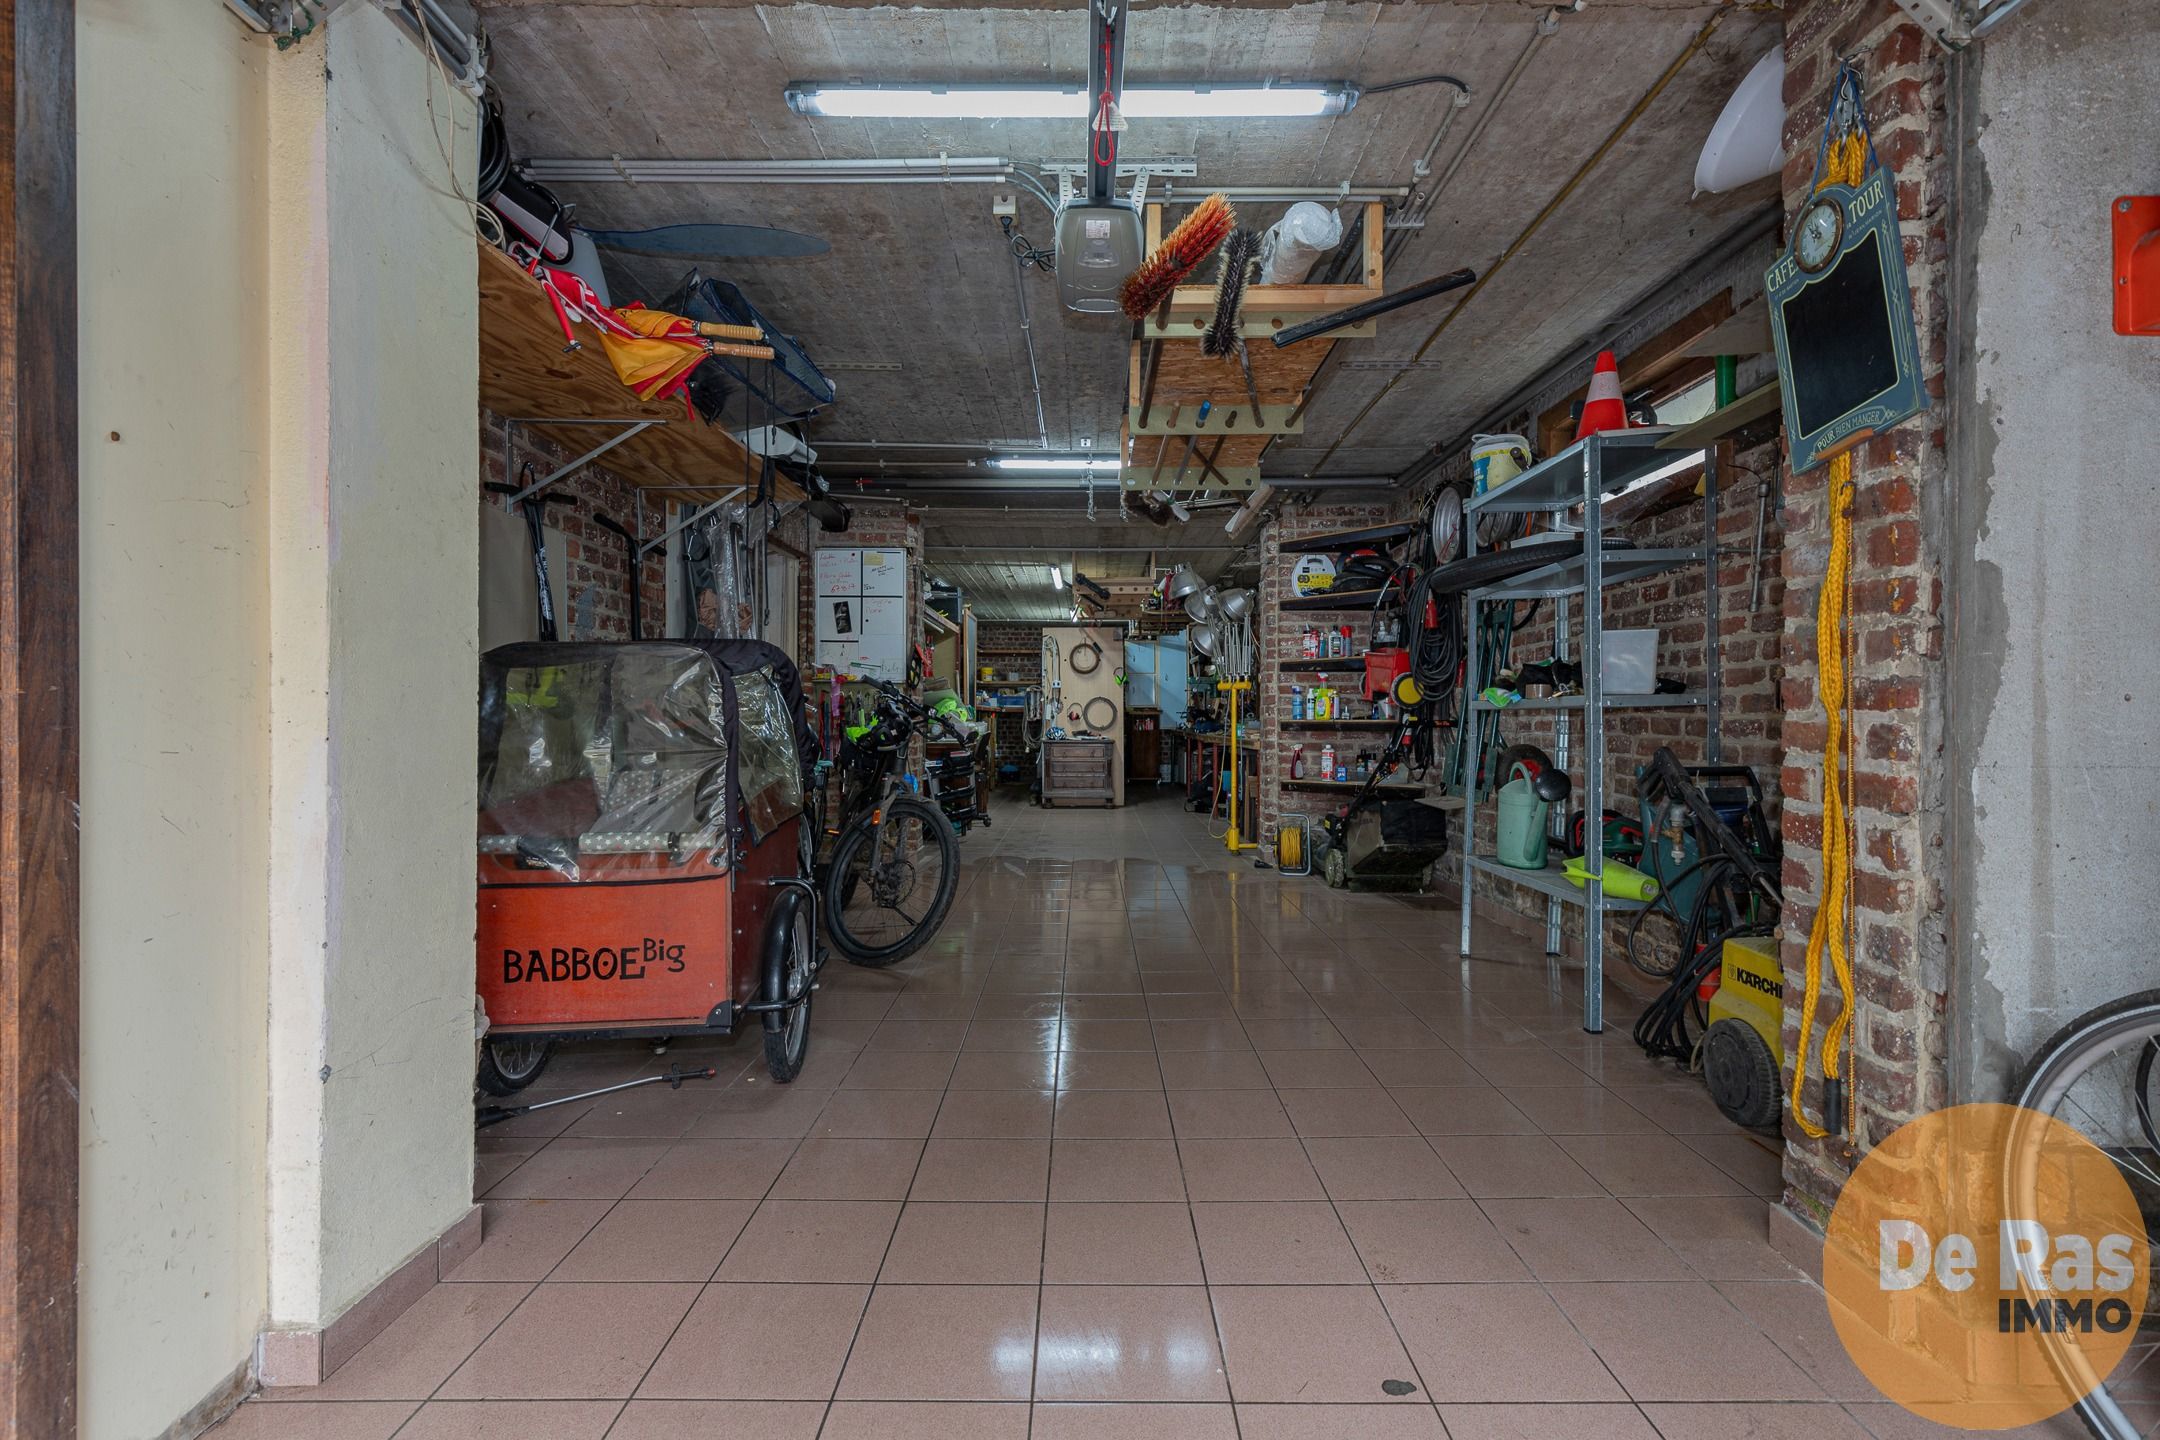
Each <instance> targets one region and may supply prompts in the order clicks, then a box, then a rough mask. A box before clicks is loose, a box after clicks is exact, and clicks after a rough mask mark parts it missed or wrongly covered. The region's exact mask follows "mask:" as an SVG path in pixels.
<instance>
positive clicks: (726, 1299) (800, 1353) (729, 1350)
mask: <svg viewBox="0 0 2160 1440" xmlns="http://www.w3.org/2000/svg"><path fill="white" fill-rule="evenodd" d="M869 1298H870V1287H869V1286H868V1285H727V1284H721V1285H708V1286H706V1287H705V1289H704V1290H703V1291H702V1292H701V1293H700V1294H699V1295H698V1297H697V1303H696V1304H695V1305H693V1306H691V1307H690V1313H689V1314H688V1315H687V1316H685V1317H684V1318H683V1322H682V1326H681V1328H680V1329H678V1330H677V1331H676V1332H675V1337H674V1338H673V1339H672V1340H670V1341H668V1344H667V1348H666V1349H665V1350H663V1351H661V1352H660V1358H659V1359H658V1360H656V1361H654V1362H653V1367H652V1373H651V1374H649V1375H647V1376H646V1377H645V1383H644V1384H642V1385H640V1386H639V1387H638V1397H639V1398H640V1399H662V1400H713V1399H737V1400H816V1401H819V1402H823V1401H825V1400H827V1399H829V1398H831V1396H832V1393H833V1385H834V1382H836V1381H837V1380H838V1379H839V1378H840V1367H841V1365H842V1363H843V1362H844V1361H845V1360H846V1359H847V1353H848V1345H849V1343H850V1342H852V1341H853V1340H854V1338H855V1328H856V1325H857V1324H858V1323H859V1322H860V1321H861V1319H862V1314H863V1307H864V1305H865V1304H867V1303H868V1301H869Z"/></svg>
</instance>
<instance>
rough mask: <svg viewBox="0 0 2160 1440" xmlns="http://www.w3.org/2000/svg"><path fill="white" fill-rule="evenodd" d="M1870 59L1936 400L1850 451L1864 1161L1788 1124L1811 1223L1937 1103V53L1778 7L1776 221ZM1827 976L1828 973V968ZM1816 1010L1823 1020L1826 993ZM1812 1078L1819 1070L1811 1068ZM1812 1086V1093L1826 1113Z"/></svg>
mask: <svg viewBox="0 0 2160 1440" xmlns="http://www.w3.org/2000/svg"><path fill="white" fill-rule="evenodd" d="M1850 54H1860V55H1862V56H1863V57H1864V62H1863V63H1864V65H1865V70H1866V73H1865V77H1864V86H1865V89H1866V93H1867V108H1868V114H1869V117H1870V119H1871V121H1872V123H1873V125H1874V127H1875V142H1876V149H1877V152H1878V154H1879V155H1880V157H1881V159H1882V162H1883V164H1884V165H1885V166H1887V167H1888V168H1889V169H1890V170H1891V171H1892V173H1893V175H1894V177H1895V179H1896V182H1897V196H1898V217H1899V221H1900V229H1901V231H1902V233H1903V237H1904V243H1905V263H1906V266H1907V269H1908V272H1909V274H1910V278H1911V281H1912V285H1913V305H1914V316H1915V320H1916V321H1917V323H1918V327H1919V335H1920V349H1921V353H1922V356H1923V363H1924V365H1925V368H1926V373H1927V377H1928V388H1929V391H1930V393H1931V394H1932V395H1934V396H1935V397H1936V398H1937V404H1936V406H1935V408H1934V409H1933V410H1931V411H1930V412H1929V413H1928V414H1926V415H1922V416H1917V417H1915V418H1914V419H1912V420H1909V421H1907V422H1906V423H1905V424H1903V425H1901V426H1899V427H1898V428H1897V429H1896V430H1894V431H1893V432H1891V433H1890V434H1888V435H1884V436H1880V437H1877V438H1876V439H1875V440H1873V441H1871V442H1870V443H1868V444H1867V445H1866V446H1864V447H1863V448H1862V449H1861V450H1859V451H1858V452H1856V453H1855V458H1854V465H1853V479H1854V485H1855V496H1854V501H1853V505H1852V516H1853V570H1852V585H1851V593H1852V612H1853V614H1852V638H1851V642H1850V648H1851V653H1852V659H1851V660H1850V662H1849V672H1850V674H1851V675H1852V677H1853V679H1852V685H1853V691H1854V696H1853V709H1854V712H1855V717H1854V718H1855V729H1856V732H1857V733H1856V734H1855V736H1854V745H1853V752H1852V753H1853V756H1854V766H1855V771H1856V773H1855V774H1854V775H1853V779H1852V789H1853V793H1854V795H1855V798H1856V800H1857V807H1856V809H1855V811H1854V814H1853V826H1854V837H1855V846H1854V853H1853V857H1852V867H1853V891H1854V902H1855V911H1854V914H1855V924H1854V929H1855V930H1856V932H1857V934H1856V936H1855V940H1856V943H1855V945H1854V947H1853V951H1854V964H1855V968H1856V972H1857V984H1858V989H1859V1006H1858V1013H1857V1017H1856V1023H1855V1025H1854V1026H1853V1043H1854V1045H1855V1046H1856V1054H1855V1056H1854V1063H1853V1065H1852V1067H1851V1068H1850V1069H1849V1071H1848V1074H1849V1075H1851V1076H1852V1077H1853V1080H1852V1083H1851V1084H1850V1085H1849V1086H1848V1090H1849V1091H1850V1092H1851V1093H1852V1096H1853V1104H1854V1106H1855V1108H1856V1112H1857V1122H1858V1130H1859V1146H1858V1147H1857V1148H1856V1147H1855V1146H1853V1145H1851V1144H1849V1143H1847V1142H1846V1141H1844V1140H1843V1139H1839V1138H1832V1139H1830V1140H1826V1141H1820V1142H1818V1141H1809V1140H1806V1139H1804V1138H1803V1137H1802V1136H1800V1135H1799V1133H1798V1132H1797V1131H1796V1130H1794V1129H1793V1128H1792V1127H1791V1125H1790V1123H1789V1121H1788V1125H1787V1149H1786V1167H1785V1173H1786V1181H1787V1202H1788V1205H1789V1206H1790V1207H1791V1208H1792V1209H1794V1210H1795V1211H1797V1212H1798V1213H1800V1214H1802V1215H1803V1216H1805V1217H1807V1218H1810V1219H1812V1220H1813V1221H1814V1222H1815V1223H1817V1224H1820V1223H1821V1222H1822V1220H1823V1218H1824V1215H1825V1213H1826V1209H1827V1206H1828V1205H1829V1203H1830V1202H1831V1201H1832V1200H1833V1199H1834V1198H1835V1197H1836V1194H1837V1191H1838V1188H1839V1187H1840V1186H1841V1185H1842V1183H1843V1181H1844V1177H1845V1175H1846V1174H1847V1173H1848V1172H1849V1171H1850V1169H1851V1167H1852V1165H1853V1163H1854V1162H1855V1160H1856V1159H1857V1150H1858V1149H1864V1148H1865V1147H1866V1146H1867V1145H1869V1144H1872V1143H1873V1142H1874V1141H1875V1140H1877V1139H1879V1138H1880V1137H1881V1136H1882V1135H1884V1134H1886V1133H1887V1132H1888V1131H1890V1130H1892V1129H1894V1128H1896V1126H1897V1125H1898V1124H1900V1123H1902V1122H1903V1121H1904V1120H1906V1119H1909V1118H1911V1117H1912V1116H1914V1115H1916V1114H1920V1113H1923V1112H1925V1111H1928V1110H1932V1109H1935V1108H1938V1107H1939V1106H1941V1105H1942V1104H1944V1103H1945V1102H1946V1098H1947V1093H1948V1090H1947V1078H1946V1066H1945V1050H1946V1035H1945V1029H1944V1024H1943V1010H1944V1003H1945V996H1944V992H1945V989H1946V984H1947V982H1946V979H1945V966H1944V964H1943V958H1942V957H1943V945H1944V942H1943V934H1942V932H1943V923H1944V922H1943V914H1942V906H1943V901H1942V887H1941V883H1940V871H1939V866H1940V860H1939V856H1940V853H1941V852H1940V850H1939V834H1938V821H1939V811H1938V810H1937V809H1936V797H1937V795H1938V793H1939V786H1940V781H1941V777H1940V773H1939V771H1940V765H1939V749H1938V738H1937V737H1938V731H1939V715H1940V707H1941V699H1942V688H1943V687H1942V677H1941V674H1940V666H1939V663H1938V662H1939V658H1940V655H1941V649H1942V633H1941V617H1940V601H1941V582H1940V568H1939V555H1940V541H1939V530H1938V523H1939V522H1938V520H1937V513H1938V510H1939V508H1940V507H1941V506H1942V505H1943V504H1944V503H1945V495H1944V492H1945V488H1946V485H1947V484H1948V482H1949V479H1950V477H1949V475H1948V471H1947V465H1946V461H1945V452H1944V447H1943V436H1942V421H1943V415H1942V407H1941V404H1940V397H1941V394H1942V377H1943V355H1944V335H1945V318H1946V310H1945V285H1946V283H1947V279H1948V274H1947V272H1948V266H1947V263H1946V260H1947V255H1948V240H1947V227H1946V220H1945V216H1946V210H1945V206H1946V202H1947V200H1948V198H1949V190H1950V174H1949V167H1948V160H1947V156H1946V154H1945V148H1946V147H1945V145H1944V137H1946V136H1947V135H1948V134H1949V125H1948V119H1947V114H1946V109H1945V102H1946V81H1947V61H1946V58H1945V53H1944V52H1943V51H1942V50H1941V49H1940V48H1938V47H1936V46H1935V45H1933V44H1932V43H1931V42H1929V41H1928V40H1927V39H1926V37H1925V36H1924V35H1923V34H1922V33H1921V31H1920V29H1919V27H1918V26H1916V25H1914V24H1913V23H1912V22H1911V21H1910V20H1908V19H1907V18H1906V16H1905V14H1904V12H1902V11H1901V10H1899V9H1898V8H1897V7H1896V6H1895V5H1894V4H1892V3H1891V0H1787V4H1786V20H1785V55H1786V72H1785V103H1786V107H1787V116H1786V125H1785V150H1786V154H1787V156H1788V157H1789V158H1788V162H1787V165H1786V169H1785V175H1784V201H1785V211H1786V214H1787V215H1788V217H1789V216H1792V215H1794V214H1797V213H1798V211H1799V208H1800V206H1801V204H1802V203H1803V202H1804V201H1805V199H1806V197H1807V194H1808V190H1809V182H1810V179H1811V177H1812V175H1813V170H1814V164H1815V152H1816V145H1817V137H1818V135H1819V134H1820V132H1821V126H1822V121H1823V115H1824V111H1825V106H1826V101H1827V96H1828V93H1829V87H1830V82H1831V79H1832V77H1833V76H1834V74H1835V72H1836V68H1837V57H1838V56H1840V55H1850ZM1828 477H1829V471H1828V467H1821V468H1818V469H1816V470H1813V471H1810V472H1808V473H1807V474H1804V475H1794V474H1790V473H1788V474H1787V475H1786V478H1785V495H1786V506H1785V513H1784V516H1783V519H1784V529H1785V534H1786V550H1785V573H1786V579H1787V587H1786V590H1785V600H1784V603H1785V624H1784V665H1785V670H1786V679H1785V689H1784V706H1785V717H1784V720H1785V723H1784V732H1783V738H1784V744H1785V747H1786V751H1785V757H1784V767H1785V768H1784V775H1783V779H1782V787H1783V789H1784V792H1785V897H1786V911H1785V936H1784V954H1785V964H1786V970H1787V976H1788V981H1787V986H1786V998H1787V1016H1786V1051H1787V1054H1788V1056H1789V1055H1791V1054H1792V1052H1793V1048H1794V1045H1795V1043H1796V1023H1797V1022H1796V1017H1797V1013H1798V1010H1797V1007H1798V1004H1799V1000H1800V997H1801V994H1802V988H1803V987H1802V984H1801V966H1802V959H1803V956H1804V954H1805V950H1806V944H1807V936H1808V929H1809V925H1810V923H1811V921H1812V918H1813V909H1814V900H1815V898H1816V897H1817V896H1818V895H1819V893H1820V886H1821V876H1822V857H1821V854H1820V846H1821V815H1822V795H1821V780H1822V775H1821V747H1822V744H1823V741H1824V738H1825V737H1824V715H1823V710H1822V706H1821V704H1820V702H1819V700H1818V698H1817V695H1816V689H1815V680H1816V675H1817V669H1816V658H1815V657H1816V635H1815V602H1816V595H1817V587H1818V585H1819V582H1820V579H1821V576H1822V574H1823V572H1824V570H1825V568H1826V566H1827V564H1828V559H1829V544H1830V515H1829V506H1828V499H1829V497H1828V494H1827V485H1828ZM1826 968H1827V967H1826ZM1824 991H1825V993H1826V994H1828V995H1830V996H1831V997H1832V999H1831V1001H1830V1005H1829V1006H1826V1007H1825V1009H1824V1012H1823V1013H1824V1014H1825V1015H1827V1014H1829V1013H1833V1012H1834V1006H1835V1004H1836V1001H1835V998H1834V997H1835V989H1834V986H1832V985H1830V984H1829V983H1828V981H1827V977H1826V983H1825V986H1824ZM1810 1069H1811V1073H1816V1072H1815V1071H1814V1067H1812V1066H1811V1067H1810ZM1818 1092H1819V1086H1818V1085H1817V1084H1816V1083H1815V1082H1812V1081H1811V1082H1810V1084H1809V1086H1808V1090H1807V1095H1808V1103H1809V1109H1810V1113H1811V1114H1819V1113H1820V1112H1819V1110H1818V1109H1817V1106H1818V1105H1819V1093H1818Z"/></svg>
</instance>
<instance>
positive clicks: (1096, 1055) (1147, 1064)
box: [1057, 1050, 1163, 1090]
mask: <svg viewBox="0 0 2160 1440" xmlns="http://www.w3.org/2000/svg"><path fill="white" fill-rule="evenodd" d="M1057 1083H1058V1088H1059V1089H1060V1090H1161V1089H1162V1088H1163V1076H1162V1066H1161V1065H1160V1064H1159V1063H1158V1062H1157V1061H1156V1058H1155V1056H1154V1055H1153V1054H1152V1053H1150V1052H1148V1051H1144V1050H1067V1051H1065V1052H1064V1054H1063V1058H1062V1059H1061V1060H1060V1061H1059V1063H1058V1075H1057Z"/></svg>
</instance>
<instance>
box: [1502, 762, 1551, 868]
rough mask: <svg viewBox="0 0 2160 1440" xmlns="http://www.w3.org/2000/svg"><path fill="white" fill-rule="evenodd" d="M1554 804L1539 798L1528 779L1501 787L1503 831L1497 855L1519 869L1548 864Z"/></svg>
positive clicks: (1504, 861) (1510, 782) (1542, 866)
mask: <svg viewBox="0 0 2160 1440" xmlns="http://www.w3.org/2000/svg"><path fill="white" fill-rule="evenodd" d="M1551 811H1552V807H1551V806H1550V805H1548V804H1546V803H1545V802H1544V801H1543V800H1540V799H1538V798H1537V791H1535V790H1533V789H1531V788H1530V782H1529V781H1528V780H1510V781H1508V783H1507V784H1505V785H1503V786H1501V787H1500V833H1499V839H1498V841H1497V843H1496V844H1495V845H1494V846H1493V858H1494V859H1496V860H1498V861H1499V862H1500V863H1501V864H1503V865H1512V866H1513V867H1514V868H1516V869H1517V870H1542V869H1544V868H1545V823H1546V817H1547V816H1548V815H1549V814H1550V813H1551Z"/></svg>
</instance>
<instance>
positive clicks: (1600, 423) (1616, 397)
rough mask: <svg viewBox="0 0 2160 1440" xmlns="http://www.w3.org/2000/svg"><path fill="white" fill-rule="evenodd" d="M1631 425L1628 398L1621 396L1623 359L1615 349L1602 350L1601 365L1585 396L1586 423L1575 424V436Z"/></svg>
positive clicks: (1624, 427) (1582, 437) (1583, 419)
mask: <svg viewBox="0 0 2160 1440" xmlns="http://www.w3.org/2000/svg"><path fill="white" fill-rule="evenodd" d="M1627 428H1628V423H1627V402H1626V401H1625V400H1622V399H1621V398H1620V365H1619V362H1617V361H1616V360H1614V359H1613V353H1612V351H1610V350H1600V351H1598V357H1597V369H1596V370H1595V371H1594V372H1592V374H1591V376H1590V393H1589V394H1588V395H1586V396H1585V397H1583V407H1582V424H1580V425H1578V426H1576V427H1575V438H1576V439H1577V440H1581V439H1584V438H1586V437H1588V436H1591V435H1596V434H1598V433H1599V432H1601V431H1605V430H1625V429H1627Z"/></svg>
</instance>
